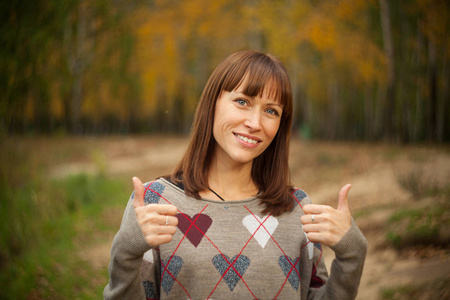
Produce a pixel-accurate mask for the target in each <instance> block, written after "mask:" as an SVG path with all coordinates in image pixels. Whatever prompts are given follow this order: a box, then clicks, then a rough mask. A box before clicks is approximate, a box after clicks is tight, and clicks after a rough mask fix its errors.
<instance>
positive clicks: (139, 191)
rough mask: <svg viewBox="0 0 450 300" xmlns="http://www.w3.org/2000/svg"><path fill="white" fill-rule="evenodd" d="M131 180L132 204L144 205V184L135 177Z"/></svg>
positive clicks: (135, 205)
mask: <svg viewBox="0 0 450 300" xmlns="http://www.w3.org/2000/svg"><path fill="white" fill-rule="evenodd" d="M132 180H133V186H134V200H133V206H134V207H135V208H137V207H141V206H144V192H145V188H144V185H143V184H142V182H141V181H140V180H139V178H137V177H133V178H132Z"/></svg>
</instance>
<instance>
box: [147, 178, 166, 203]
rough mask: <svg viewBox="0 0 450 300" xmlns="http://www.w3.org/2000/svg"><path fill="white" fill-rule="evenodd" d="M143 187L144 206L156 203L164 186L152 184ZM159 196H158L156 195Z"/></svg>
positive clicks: (156, 183)
mask: <svg viewBox="0 0 450 300" xmlns="http://www.w3.org/2000/svg"><path fill="white" fill-rule="evenodd" d="M144 186H145V194H144V202H145V204H150V203H158V201H159V198H161V196H160V195H161V194H162V192H163V191H164V188H165V186H164V185H162V184H161V183H159V182H152V183H149V184H146V185H144ZM158 194H159V195H158Z"/></svg>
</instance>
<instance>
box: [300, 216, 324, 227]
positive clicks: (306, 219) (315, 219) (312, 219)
mask: <svg viewBox="0 0 450 300" xmlns="http://www.w3.org/2000/svg"><path fill="white" fill-rule="evenodd" d="M319 219H320V215H316V214H307V215H303V216H301V217H300V221H301V222H302V224H303V225H306V224H314V223H319V221H320V220H319Z"/></svg>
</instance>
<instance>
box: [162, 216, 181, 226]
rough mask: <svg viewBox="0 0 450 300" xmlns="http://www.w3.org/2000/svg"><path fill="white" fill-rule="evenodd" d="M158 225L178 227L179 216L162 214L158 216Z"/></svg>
mask: <svg viewBox="0 0 450 300" xmlns="http://www.w3.org/2000/svg"><path fill="white" fill-rule="evenodd" d="M158 225H161V226H175V227H176V226H177V225H178V218H177V217H173V216H169V215H160V216H159V217H158Z"/></svg>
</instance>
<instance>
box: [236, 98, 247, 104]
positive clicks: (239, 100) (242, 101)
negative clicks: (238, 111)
mask: <svg viewBox="0 0 450 300" xmlns="http://www.w3.org/2000/svg"><path fill="white" fill-rule="evenodd" d="M236 102H237V103H239V104H240V105H245V104H247V101H245V100H244V99H237V100H236Z"/></svg>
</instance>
